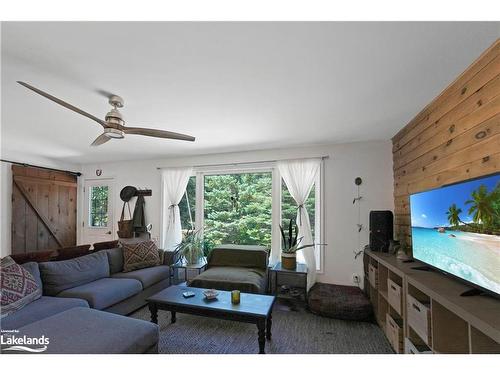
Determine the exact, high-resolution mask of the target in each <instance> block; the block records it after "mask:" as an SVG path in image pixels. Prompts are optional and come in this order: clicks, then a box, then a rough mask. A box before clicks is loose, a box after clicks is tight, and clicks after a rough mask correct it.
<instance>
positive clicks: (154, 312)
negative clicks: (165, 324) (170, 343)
mask: <svg viewBox="0 0 500 375" xmlns="http://www.w3.org/2000/svg"><path fill="white" fill-rule="evenodd" d="M149 312H150V313H151V323H154V324H158V307H157V306H156V304H155V303H150V304H149Z"/></svg>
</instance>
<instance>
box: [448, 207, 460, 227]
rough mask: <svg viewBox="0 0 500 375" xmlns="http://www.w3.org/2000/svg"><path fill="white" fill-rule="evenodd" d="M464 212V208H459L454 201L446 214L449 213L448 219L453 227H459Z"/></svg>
mask: <svg viewBox="0 0 500 375" xmlns="http://www.w3.org/2000/svg"><path fill="white" fill-rule="evenodd" d="M461 213H462V209H461V208H458V207H457V205H456V204H455V203H453V204H452V205H451V206H450V207H449V208H448V211H447V212H446V214H447V215H448V221H449V222H450V225H451V226H452V227H458V225H459V224H460V223H461V222H462V220H460V214H461Z"/></svg>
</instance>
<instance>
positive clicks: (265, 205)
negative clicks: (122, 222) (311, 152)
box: [179, 164, 322, 269]
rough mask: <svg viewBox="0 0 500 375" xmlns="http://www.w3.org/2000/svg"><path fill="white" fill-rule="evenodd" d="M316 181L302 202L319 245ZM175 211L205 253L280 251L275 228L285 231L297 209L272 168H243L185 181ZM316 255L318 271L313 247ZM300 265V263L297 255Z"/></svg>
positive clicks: (198, 175)
mask: <svg viewBox="0 0 500 375" xmlns="http://www.w3.org/2000/svg"><path fill="white" fill-rule="evenodd" d="M273 170H274V171H273ZM273 178H279V181H276V183H277V184H279V185H276V186H275V187H274V184H273ZM320 181H321V180H320V177H319V176H318V179H317V180H316V182H315V184H314V186H313V188H312V189H311V192H310V194H309V197H308V199H307V201H306V208H307V211H308V214H309V219H310V222H311V230H312V232H313V238H314V242H315V243H317V244H319V243H321V242H322V241H321V230H320V229H321V226H320V218H321V216H320V207H321V205H320V203H321V202H320V196H321V194H320ZM179 209H180V213H181V222H182V229H183V231H186V230H188V229H191V228H192V227H193V228H194V229H196V230H199V231H200V234H202V236H203V240H204V242H205V250H206V251H210V249H211V248H213V247H214V246H215V245H219V244H241V245H263V246H267V247H269V248H271V247H272V246H274V247H277V246H280V244H281V238H280V234H279V230H276V229H277V227H278V224H279V223H280V222H281V223H282V225H286V226H288V223H289V220H290V219H294V220H295V218H296V216H297V205H296V203H295V201H294V200H293V198H292V197H291V196H290V193H289V192H288V189H287V187H286V185H285V183H284V182H283V180H282V179H281V177H279V173H278V172H277V170H276V169H275V167H274V165H272V164H270V165H266V166H264V167H263V168H262V169H255V168H248V169H245V168H244V167H243V166H242V167H241V168H239V167H238V169H237V170H236V169H234V168H230V167H228V169H227V170H224V169H222V170H217V171H204V170H199V171H196V172H195V175H194V176H192V177H191V178H190V179H189V182H188V185H187V189H186V193H185V194H184V196H183V198H182V200H181V202H180V203H179ZM273 223H274V224H273ZM273 225H274V226H276V228H274V227H273ZM315 252H316V262H317V266H318V269H321V259H322V258H321V249H320V246H316V249H315ZM298 260H299V261H303V257H302V255H301V252H299V254H298Z"/></svg>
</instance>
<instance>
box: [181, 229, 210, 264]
mask: <svg viewBox="0 0 500 375" xmlns="http://www.w3.org/2000/svg"><path fill="white" fill-rule="evenodd" d="M203 245H204V243H203V240H202V238H201V237H200V235H199V231H195V230H193V229H188V230H187V232H186V234H185V235H184V238H183V239H182V242H181V243H180V244H178V245H177V246H176V248H175V251H178V252H179V253H180V255H181V256H182V257H184V259H185V260H186V263H188V264H196V263H198V262H199V261H200V259H201V258H202V257H203V255H204V254H203Z"/></svg>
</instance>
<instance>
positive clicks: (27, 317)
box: [1, 296, 89, 329]
mask: <svg viewBox="0 0 500 375" xmlns="http://www.w3.org/2000/svg"><path fill="white" fill-rule="evenodd" d="M73 307H87V308H88V307H89V304H88V303H87V301H85V300H83V299H77V298H59V297H47V296H42V297H41V298H39V299H37V300H36V301H33V302H31V303H29V304H28V305H26V306H24V307H23V308H22V309H20V310H18V311H16V312H15V313H13V314H11V315H9V316H7V317H5V318H2V320H1V327H2V329H17V328H19V327H22V326H25V325H27V324H31V323H33V322H36V321H38V320H42V319H45V318H47V317H49V316H52V315H55V314H58V313H60V312H62V311H65V310H69V309H72V308H73Z"/></svg>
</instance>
